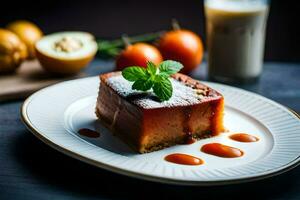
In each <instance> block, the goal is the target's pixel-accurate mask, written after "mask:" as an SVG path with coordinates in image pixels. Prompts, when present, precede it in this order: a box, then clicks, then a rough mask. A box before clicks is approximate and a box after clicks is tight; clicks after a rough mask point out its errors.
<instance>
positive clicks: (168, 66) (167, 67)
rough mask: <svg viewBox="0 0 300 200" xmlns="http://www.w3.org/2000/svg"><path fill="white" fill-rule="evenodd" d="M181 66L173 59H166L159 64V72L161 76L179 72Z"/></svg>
mask: <svg viewBox="0 0 300 200" xmlns="http://www.w3.org/2000/svg"><path fill="white" fill-rule="evenodd" d="M182 68H183V65H182V64H181V63H180V62H176V61H173V60H166V61H163V62H162V63H160V64H159V73H160V75H163V76H167V77H168V76H170V75H172V74H175V73H177V72H179V71H180V70H181V69H182Z"/></svg>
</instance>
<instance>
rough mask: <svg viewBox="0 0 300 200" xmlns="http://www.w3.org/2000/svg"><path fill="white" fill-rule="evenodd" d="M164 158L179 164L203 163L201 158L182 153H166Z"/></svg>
mask: <svg viewBox="0 0 300 200" xmlns="http://www.w3.org/2000/svg"><path fill="white" fill-rule="evenodd" d="M165 160H166V161H168V162H171V163H175V164H181V165H201V164H203V160H201V159H200V158H197V157H194V156H191V155H187V154H182V153H174V154H170V155H167V156H166V157H165Z"/></svg>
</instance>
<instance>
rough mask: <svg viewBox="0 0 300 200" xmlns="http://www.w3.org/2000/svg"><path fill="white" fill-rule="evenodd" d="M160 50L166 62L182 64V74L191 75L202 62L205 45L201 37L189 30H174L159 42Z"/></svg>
mask: <svg viewBox="0 0 300 200" xmlns="http://www.w3.org/2000/svg"><path fill="white" fill-rule="evenodd" d="M158 49H159V50H160V52H161V54H162V56H163V58H164V59H165V60H175V61H178V62H181V63H182V64H183V65H184V68H183V69H182V70H181V72H182V73H186V74H187V73H190V72H191V71H192V70H194V69H195V68H196V67H197V66H198V65H199V64H200V63H201V61H202V58H203V44H202V40H201V39H200V37H199V36H198V35H197V34H195V33H194V32H192V31H189V30H180V29H179V30H173V31H169V32H167V33H165V34H164V35H163V36H162V37H161V38H160V40H159V43H158Z"/></svg>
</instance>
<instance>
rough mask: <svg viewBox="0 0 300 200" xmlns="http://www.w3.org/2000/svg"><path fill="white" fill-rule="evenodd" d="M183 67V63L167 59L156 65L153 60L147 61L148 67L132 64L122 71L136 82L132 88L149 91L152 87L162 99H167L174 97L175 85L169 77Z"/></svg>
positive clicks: (129, 79) (123, 74)
mask: <svg viewBox="0 0 300 200" xmlns="http://www.w3.org/2000/svg"><path fill="white" fill-rule="evenodd" d="M182 68H183V65H182V64H181V63H179V62H176V61H173V60H166V61H163V62H161V63H160V64H159V65H158V66H156V65H155V64H154V63H153V62H151V61H148V62H147V68H146V69H145V68H143V67H138V66H132V67H127V68H125V69H124V70H123V71H122V76H123V77H124V78H125V79H126V80H128V81H130V82H134V83H133V85H132V89H135V90H141V91H147V90H150V89H151V88H152V89H153V92H154V94H155V95H156V96H157V97H158V98H159V99H160V100H161V101H167V100H169V99H170V98H171V97H172V93H173V87H172V83H171V81H170V79H169V77H170V76H171V75H172V74H175V73H177V72H178V71H180V70H181V69H182Z"/></svg>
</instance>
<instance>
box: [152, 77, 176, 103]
mask: <svg viewBox="0 0 300 200" xmlns="http://www.w3.org/2000/svg"><path fill="white" fill-rule="evenodd" d="M153 92H154V93H155V94H156V96H157V97H158V98H159V99H160V100H162V101H167V100H169V99H170V98H171V96H172V93H173V87H172V83H171V81H170V79H169V78H162V79H161V81H157V82H155V83H154V86H153Z"/></svg>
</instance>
